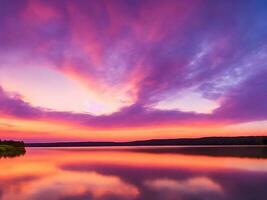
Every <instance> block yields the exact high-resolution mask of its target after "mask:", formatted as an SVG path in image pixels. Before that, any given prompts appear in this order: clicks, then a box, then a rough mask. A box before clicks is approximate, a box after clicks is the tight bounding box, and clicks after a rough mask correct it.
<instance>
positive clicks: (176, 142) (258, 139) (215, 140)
mask: <svg viewBox="0 0 267 200" xmlns="http://www.w3.org/2000/svg"><path fill="white" fill-rule="evenodd" d="M213 145H214V146H233V145H245V146H259V145H261V146H264V145H267V136H240V137H203V138H181V139H152V140H140V141H130V142H90V141H89V142H51V143H25V147H119V146H125V147H127V146H213Z"/></svg>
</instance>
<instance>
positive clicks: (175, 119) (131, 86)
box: [0, 0, 267, 142]
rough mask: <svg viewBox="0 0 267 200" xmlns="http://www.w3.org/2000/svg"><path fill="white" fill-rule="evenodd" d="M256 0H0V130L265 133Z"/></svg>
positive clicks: (72, 135)
mask: <svg viewBox="0 0 267 200" xmlns="http://www.w3.org/2000/svg"><path fill="white" fill-rule="evenodd" d="M266 19H267V1H266V0H263V1H261V0H256V1H255V0H253V1H252V0H251V1H249V0H236V1H221V0H186V1H185V0H140V1H139V0H107V1H102V0H97V1H85V0H75V1H72V0H13V1H9V0H0V138H1V139H16V140H24V141H30V142H32V141H38V142H49V141H88V140H90V141H130V140H144V139H151V138H159V139H160V138H185V137H187V138H195V137H206V136H239V135H267V20H266Z"/></svg>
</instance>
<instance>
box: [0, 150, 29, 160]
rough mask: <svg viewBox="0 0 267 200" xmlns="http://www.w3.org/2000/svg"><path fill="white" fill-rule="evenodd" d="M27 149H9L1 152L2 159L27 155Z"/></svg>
mask: <svg viewBox="0 0 267 200" xmlns="http://www.w3.org/2000/svg"><path fill="white" fill-rule="evenodd" d="M25 153H26V150H25V149H24V148H23V149H19V150H18V151H7V152H0V159H1V158H14V157H18V156H23V155H25Z"/></svg>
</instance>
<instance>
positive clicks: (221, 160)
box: [0, 147, 267, 200]
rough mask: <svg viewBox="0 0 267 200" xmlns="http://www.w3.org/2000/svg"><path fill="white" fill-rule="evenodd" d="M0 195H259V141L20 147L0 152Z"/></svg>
mask: <svg viewBox="0 0 267 200" xmlns="http://www.w3.org/2000/svg"><path fill="white" fill-rule="evenodd" d="M0 199H1V200H84V199H86V200H134V199H136V200H202V199H203V200H266V199H267V150H266V148H263V147H106V148H104V147H95V148H93V147H83V148H27V152H26V154H25V155H22V156H18V157H12V158H4V157H2V158H1V159H0Z"/></svg>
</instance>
